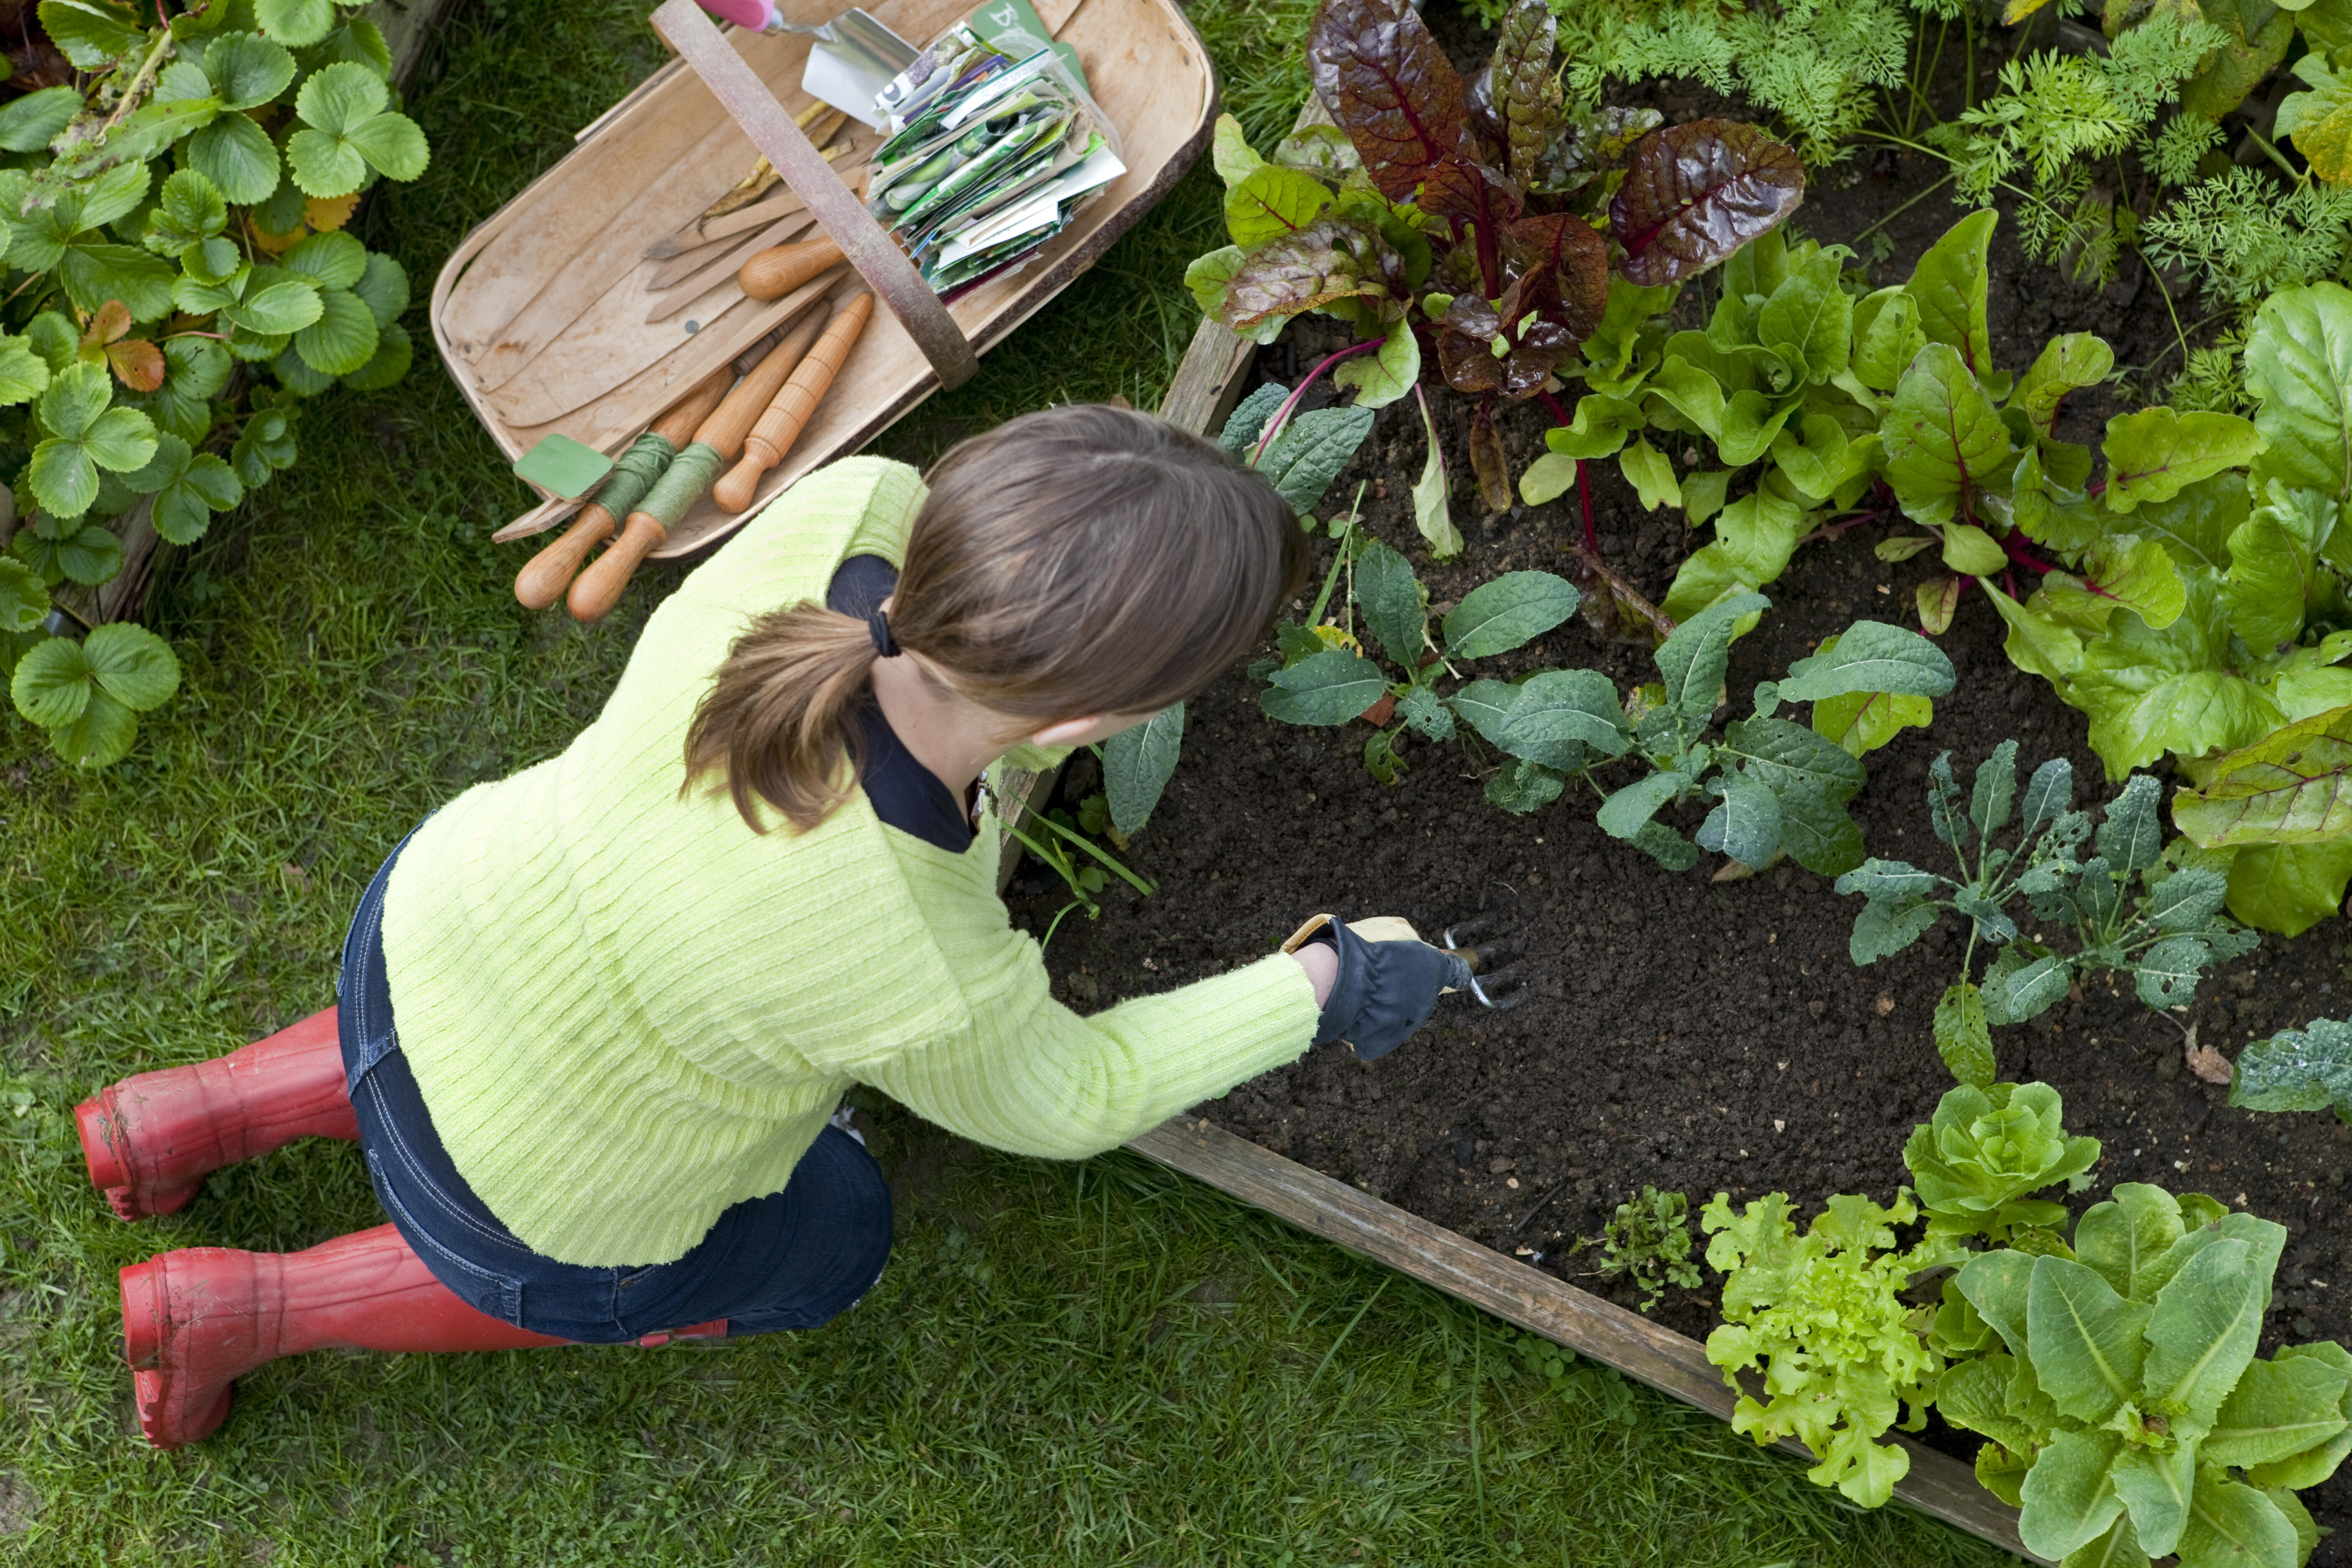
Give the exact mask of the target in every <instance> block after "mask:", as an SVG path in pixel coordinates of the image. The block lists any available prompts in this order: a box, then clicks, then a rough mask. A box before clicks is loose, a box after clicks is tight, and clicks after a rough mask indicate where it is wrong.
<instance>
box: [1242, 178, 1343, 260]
mask: <svg viewBox="0 0 2352 1568" xmlns="http://www.w3.org/2000/svg"><path fill="white" fill-rule="evenodd" d="M1329 205H1331V190H1330V187H1329V186H1328V185H1326V184H1323V182H1322V181H1320V180H1318V179H1317V178H1315V176H1314V175H1312V174H1300V173H1299V172H1298V171H1297V170H1296V169H1285V168H1282V167H1281V166H1279V165H1278V164H1274V163H1265V164H1262V165H1260V166H1259V167H1257V168H1255V169H1253V170H1251V171H1250V173H1249V174H1248V176H1247V177H1246V178H1244V180H1243V181H1242V182H1241V184H1237V185H1235V186H1234V188H1233V189H1232V190H1230V191H1227V192H1226V193H1225V229H1226V232H1227V233H1229V234H1231V235H1232V236H1233V238H1234V244H1235V245H1237V246H1240V247H1242V249H1243V250H1244V251H1245V252H1251V251H1255V249H1256V247H1259V246H1261V245H1264V244H1265V243H1266V242H1267V241H1268V240H1273V239H1281V238H1285V237H1289V236H1292V235H1296V234H1297V233H1299V232H1300V231H1301V230H1303V229H1305V228H1307V226H1309V225H1310V224H1312V223H1314V222H1315V221H1316V219H1318V218H1319V217H1321V216H1323V211H1324V209H1325V208H1326V207H1328V206H1329Z"/></svg>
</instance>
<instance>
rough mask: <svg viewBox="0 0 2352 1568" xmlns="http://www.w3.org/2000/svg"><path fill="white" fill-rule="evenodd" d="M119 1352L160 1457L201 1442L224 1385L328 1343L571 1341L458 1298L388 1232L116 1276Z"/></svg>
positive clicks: (196, 1257) (224, 1400)
mask: <svg viewBox="0 0 2352 1568" xmlns="http://www.w3.org/2000/svg"><path fill="white" fill-rule="evenodd" d="M121 1278H122V1342H123V1352H124V1355H125V1356H126V1358H127V1359H128V1360H129V1361H130V1363H131V1373H132V1381H133V1383H134V1384H135V1386H136V1389H137V1394H138V1405H139V1425H140V1426H141V1428H142V1430H143V1431H145V1433H146V1434H147V1440H148V1441H149V1442H150V1443H152V1444H154V1445H155V1447H158V1448H177V1447H181V1446H182V1445H184V1444H188V1443H194V1442H195V1441H197V1440H198V1439H199V1438H203V1437H208V1436H211V1435H212V1433H213V1431H214V1429H215V1428H216V1427H217V1426H220V1424H221V1421H222V1419H223V1418H224V1417H225V1416H226V1415H228V1406H229V1399H230V1396H231V1394H233V1393H234V1392H235V1391H234V1389H233V1387H232V1384H233V1382H234V1380H235V1379H236V1378H239V1377H242V1376H244V1375H245V1374H246V1373H248V1372H251V1371H252V1370H253V1369H254V1368H255V1367H257V1366H262V1365H265V1364H267V1363H270V1362H273V1361H276V1360H277V1359H278V1357H280V1356H288V1355H295V1354H298V1353H299V1352H303V1351H309V1350H317V1349H319V1348H320V1347H321V1346H325V1345H348V1346H352V1347H355V1348H357V1349H361V1350H377V1351H503V1350H520V1349H524V1348H526V1347H530V1346H534V1345H560V1344H566V1343H569V1341H565V1340H559V1339H556V1338H554V1337H552V1336H551V1335H548V1334H535V1333H532V1332H531V1331H530V1330H528V1329H518V1328H515V1327H513V1326H512V1325H510V1324H508V1323H502V1322H500V1321H499V1320H498V1319H496V1318H493V1317H491V1316H489V1315H488V1313H485V1312H478V1311H476V1310H474V1309H473V1308H471V1307H468V1306H467V1305H466V1303H465V1302H463V1301H461V1300H458V1299H457V1295H456V1294H455V1293H454V1292H453V1291H451V1290H450V1289H449V1288H448V1287H447V1286H446V1285H444V1284H442V1283H441V1281H439V1280H438V1279H435V1278H433V1275H432V1272H431V1271H430V1270H429V1269H427V1268H425V1265H424V1263H423V1262H422V1261H421V1260H420V1259H419V1258H417V1256H416V1254H415V1252H413V1251H412V1250H410V1248H409V1246H408V1243H406V1242H405V1241H403V1240H402V1239H401V1238H400V1232H399V1231H397V1230H395V1229H394V1228H393V1227H392V1226H389V1225H380V1226H376V1227H375V1228H374V1229H373V1230H362V1231H360V1232H358V1233H357V1234H355V1235H352V1236H344V1237H336V1238H335V1239H334V1240H332V1241H330V1242H325V1243H323V1244H321V1245H320V1246H318V1247H311V1248H310V1250H309V1251H307V1252H238V1251H236V1250H234V1249H232V1248H229V1247H182V1248H181V1249H179V1250H178V1251H176V1252H166V1253H164V1254H163V1255H162V1256H160V1257H156V1258H149V1259H148V1260H147V1261H146V1262H144V1263H134V1264H132V1265H131V1267H130V1268H125V1269H124V1270H123V1271H122V1277H121Z"/></svg>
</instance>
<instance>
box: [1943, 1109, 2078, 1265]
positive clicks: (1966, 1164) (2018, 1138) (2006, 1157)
mask: <svg viewBox="0 0 2352 1568" xmlns="http://www.w3.org/2000/svg"><path fill="white" fill-rule="evenodd" d="M2064 1113H2065V1106H2064V1103H2063V1101H2062V1100H2060V1098H2059V1095H2058V1091H2057V1090H2056V1089H2053V1088H2051V1087H2050V1086H2049V1085H2048V1084H2046V1083H2028V1084H2014V1083H1996V1084H1988V1085H1987V1086H1985V1087H1984V1088H1982V1089H1979V1088H1977V1087H1976V1086H1975V1085H1973V1084H1962V1085H1961V1086H1960V1087H1958V1089H1948V1090H1946V1091H1945V1094H1944V1098H1943V1099H1942V1100H1938V1101H1937V1105H1936V1114H1935V1116H1934V1117H1933V1118H1932V1119H1931V1120H1929V1121H1925V1122H1922V1123H1921V1124H1920V1125H1918V1126H1916V1127H1914V1128H1913V1129H1912V1130H1911V1137H1910V1140H1909V1142H1906V1143H1905V1144H1904V1145H1903V1163H1904V1164H1905V1165H1906V1167H1907V1168H1908V1169H1909V1170H1910V1172H1911V1180H1912V1182H1913V1183H1914V1184H1916V1189H1917V1192H1918V1194H1919V1203H1920V1206H1921V1207H1923V1208H1925V1209H1926V1210H1927V1232H1928V1235H1929V1236H1931V1237H1978V1236H1980V1237H1989V1238H1990V1239H1991V1240H1993V1241H1995V1242H2000V1243H2007V1242H2010V1241H2011V1238H2012V1237H2017V1236H2019V1235H2021V1233H2023V1232H2025V1231H2029V1230H2039V1231H2043V1232H2053V1233H2054V1231H2055V1228H2056V1227H2057V1226H2062V1225H2063V1224H2064V1223H2065V1221H2066V1209H2065V1205H2063V1204H2057V1203H2053V1202H2051V1201H2050V1200H2049V1199H2047V1198H2032V1197H2028V1196H2027V1195H2026V1194H2029V1193H2033V1192H2039V1191H2040V1190H2041V1189H2042V1188H2043V1187H2048V1186H2053V1185H2055V1184H2058V1183H2060V1182H2067V1183H2070V1184H2071V1183H2073V1182H2074V1181H2075V1180H2076V1179H2078V1178H2080V1177H2081V1176H2082V1175H2083V1174H2084V1173H2085V1172H2087V1171H2088V1170H2090V1168H2091V1167H2092V1166H2093V1165H2095V1164H2096V1163H2098V1159H2099V1141H2098V1140H2097V1139H2095V1138H2070V1137H2068V1136H2067V1135H2066V1130H2065V1127H2064V1126H2063V1117H2064Z"/></svg>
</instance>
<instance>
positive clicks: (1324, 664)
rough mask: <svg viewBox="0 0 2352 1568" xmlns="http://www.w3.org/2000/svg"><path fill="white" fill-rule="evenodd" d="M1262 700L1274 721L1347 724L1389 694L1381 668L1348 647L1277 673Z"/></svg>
mask: <svg viewBox="0 0 2352 1568" xmlns="http://www.w3.org/2000/svg"><path fill="white" fill-rule="evenodd" d="M1271 679H1272V682H1273V683H1272V684H1271V685H1270V686H1269V687H1267V689H1265V691H1263V692H1261V693H1259V694H1258V706H1259V707H1260V708H1262V709H1264V710H1265V712H1266V714H1267V716H1268V717H1269V718H1275V719H1280V720H1282V721H1284V722H1286V723H1290V724H1324V725H1330V724H1344V723H1346V722H1347V721H1349V720H1350V719H1353V718H1355V717H1356V716H1357V715H1358V714H1360V713H1361V712H1363V710H1365V709H1367V708H1370V706H1371V705H1372V704H1373V703H1375V702H1377V701H1379V700H1381V697H1382V696H1383V695H1384V694H1386V692H1387V691H1388V689H1389V682H1388V677H1387V676H1385V675H1382V674H1381V667H1380V666H1379V665H1377V664H1374V663H1373V662H1372V661H1371V660H1370V659H1369V658H1364V657H1363V656H1362V655H1360V654H1357V653H1351V652H1349V650H1348V649H1346V648H1344V647H1334V648H1326V649H1324V650H1323V651H1322V652H1321V653H1318V654H1316V655H1314V656H1313V657H1311V658H1304V659H1301V660H1299V661H1298V662H1297V664H1294V665H1292V666H1290V667H1289V668H1286V669H1277V670H1276V671H1275V672H1274V674H1273V677H1272V678H1271Z"/></svg>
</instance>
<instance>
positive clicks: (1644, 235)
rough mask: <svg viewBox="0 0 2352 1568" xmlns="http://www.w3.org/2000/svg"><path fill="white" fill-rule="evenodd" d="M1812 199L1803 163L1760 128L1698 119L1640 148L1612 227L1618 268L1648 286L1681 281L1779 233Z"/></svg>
mask: <svg viewBox="0 0 2352 1568" xmlns="http://www.w3.org/2000/svg"><path fill="white" fill-rule="evenodd" d="M1804 194H1805V173H1804V165H1803V164H1802V163H1800V162H1799V161H1798V159H1797V155H1796V153H1794V152H1792V151H1791V150H1790V149H1789V148H1787V147H1784V146H1782V145H1781V144H1780V142H1775V141H1773V140H1772V139H1771V138H1770V137H1769V136H1767V135H1765V134H1764V132H1762V131H1760V130H1759V129H1758V128H1756V127H1755V126H1753V125H1744V124H1741V123H1738V121H1729V120H1713V119H1709V120H1694V121H1690V122H1689V123H1687V124H1685V125H1675V126H1669V127H1667V128H1665V129H1664V130H1661V131H1654V132H1650V134H1649V135H1647V136H1644V137H1643V138H1642V140H1641V141H1640V142H1636V143H1634V146H1633V153H1632V155H1631V156H1630V157H1629V158H1628V159H1627V160H1626V167H1625V180H1624V184H1622V185H1620V186H1619V187H1618V190H1617V194H1616V195H1615V196H1614V197H1612V199H1611V201H1610V204H1609V226H1610V230H1611V232H1612V234H1613V235H1614V237H1615V238H1616V240H1617V243H1618V245H1619V246H1620V247H1622V249H1623V251H1624V253H1625V260H1624V262H1623V264H1622V267H1621V268H1620V270H1621V271H1622V273H1623V274H1624V277H1625V279H1626V280H1627V281H1628V282H1631V283H1634V284H1637V285H1640V286H1643V287H1655V286H1657V285H1660V284H1665V283H1675V282H1679V281H1681V280H1682V279H1685V278H1687V277H1689V276H1690V275H1691V274H1692V273H1694V272H1699V271H1703V270H1705V269H1706V268H1709V267H1712V266H1714V265H1715V264H1716V263H1717V262H1718V261H1721V260H1722V259H1723V258H1726V257H1727V256H1729V255H1731V254H1732V253H1733V252H1734V251H1736V250H1738V248H1739V247H1741V246H1743V245H1746V244H1748V242H1749V241H1751V240H1753V239H1755V238H1757V237H1759V236H1760V235H1764V234H1768V233H1769V232H1771V231H1772V230H1773V229H1775V228H1778V227H1779V226H1780V224H1781V223H1782V221H1783V220H1785V219H1786V218H1787V217H1788V216H1789V215H1790V213H1791V212H1793V211H1795V210H1796V207H1797V204H1798V203H1799V202H1800V201H1801V200H1802V199H1803V197H1804Z"/></svg>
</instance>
